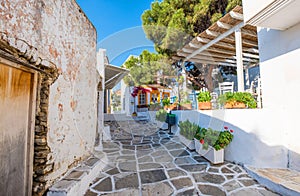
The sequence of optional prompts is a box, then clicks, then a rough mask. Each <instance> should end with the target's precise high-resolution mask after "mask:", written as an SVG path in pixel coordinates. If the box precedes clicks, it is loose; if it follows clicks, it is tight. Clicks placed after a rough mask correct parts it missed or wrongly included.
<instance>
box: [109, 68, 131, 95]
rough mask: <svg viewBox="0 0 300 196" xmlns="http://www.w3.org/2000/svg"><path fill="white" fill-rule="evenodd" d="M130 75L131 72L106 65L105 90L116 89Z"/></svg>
mask: <svg viewBox="0 0 300 196" xmlns="http://www.w3.org/2000/svg"><path fill="white" fill-rule="evenodd" d="M128 73H129V70H127V69H123V68H121V67H117V66H114V65H105V89H112V88H114V87H115V86H116V85H117V84H118V83H119V82H120V81H121V80H122V79H123V78H124V76H126V75H127V74H128Z"/></svg>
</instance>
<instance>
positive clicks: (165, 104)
mask: <svg viewBox="0 0 300 196" xmlns="http://www.w3.org/2000/svg"><path fill="white" fill-rule="evenodd" d="M162 104H163V106H170V105H171V102H170V99H169V98H166V99H163V100H162Z"/></svg>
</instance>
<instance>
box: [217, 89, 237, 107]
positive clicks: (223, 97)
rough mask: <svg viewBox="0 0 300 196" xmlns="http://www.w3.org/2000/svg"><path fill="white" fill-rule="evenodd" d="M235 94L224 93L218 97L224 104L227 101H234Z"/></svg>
mask: <svg viewBox="0 0 300 196" xmlns="http://www.w3.org/2000/svg"><path fill="white" fill-rule="evenodd" d="M233 95H234V94H233V93H232V92H227V93H224V94H222V95H220V96H219V97H218V102H219V103H220V104H222V105H224V104H225V103H227V102H231V101H234V98H233Z"/></svg>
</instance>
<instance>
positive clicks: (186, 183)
mask: <svg viewBox="0 0 300 196" xmlns="http://www.w3.org/2000/svg"><path fill="white" fill-rule="evenodd" d="M171 182H172V184H173V185H174V186H175V188H176V189H177V190H180V189H183V188H188V187H191V186H193V182H192V180H191V179H190V178H188V177H186V178H180V179H175V180H171Z"/></svg>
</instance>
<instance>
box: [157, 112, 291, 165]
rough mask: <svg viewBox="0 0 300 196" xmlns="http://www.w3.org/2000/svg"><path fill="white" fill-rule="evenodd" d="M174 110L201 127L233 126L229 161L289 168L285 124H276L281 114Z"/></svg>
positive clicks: (227, 154) (226, 155) (226, 156)
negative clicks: (284, 137) (284, 131)
mask: <svg viewBox="0 0 300 196" xmlns="http://www.w3.org/2000/svg"><path fill="white" fill-rule="evenodd" d="M172 113H173V114H176V115H177V121H178V122H179V121H185V120H187V119H188V120H189V121H191V122H194V123H198V124H199V125H200V126H201V127H206V128H208V127H211V128H213V129H216V130H223V127H224V126H228V127H229V128H230V129H233V130H234V139H233V141H232V143H231V144H230V145H229V146H228V147H227V148H226V149H225V159H226V160H228V161H232V162H236V163H241V164H245V165H250V166H254V167H279V168H286V167H287V164H288V159H287V157H288V150H287V148H288V145H287V143H286V142H285V141H284V139H283V133H282V131H281V130H282V129H283V127H284V126H283V125H282V124H281V123H274V122H281V116H280V115H277V114H276V113H274V111H271V110H267V109H227V110H207V111H172ZM153 115H154V114H153ZM152 118H153V117H152ZM172 130H176V128H174V129H172ZM276 130H278V131H276Z"/></svg>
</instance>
